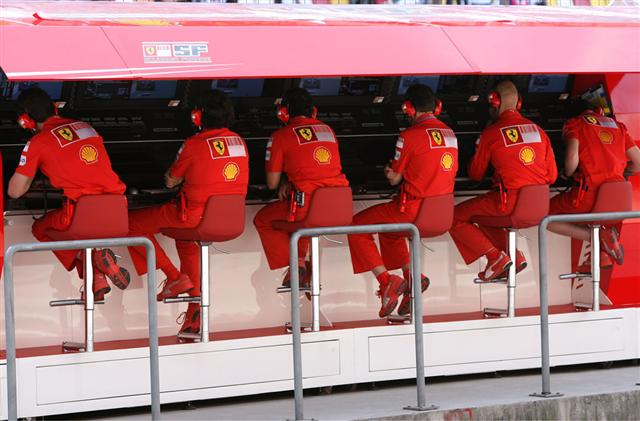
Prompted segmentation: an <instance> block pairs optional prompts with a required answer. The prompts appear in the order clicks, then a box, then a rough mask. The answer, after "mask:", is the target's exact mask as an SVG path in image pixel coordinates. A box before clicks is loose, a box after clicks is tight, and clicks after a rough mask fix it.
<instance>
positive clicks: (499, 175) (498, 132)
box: [450, 81, 558, 281]
mask: <svg viewBox="0 0 640 421" xmlns="http://www.w3.org/2000/svg"><path fill="white" fill-rule="evenodd" d="M519 103H520V97H519V95H518V90H517V89H516V87H515V85H514V84H513V82H511V81H503V82H501V83H499V84H498V85H497V86H496V88H495V91H494V92H492V93H491V94H490V95H489V104H490V107H491V108H490V113H491V114H492V117H493V118H494V119H495V120H496V121H495V122H494V123H493V124H491V125H490V126H489V127H487V128H486V129H485V130H484V131H483V132H482V133H481V135H480V138H479V139H478V142H477V147H476V154H475V156H474V157H473V160H472V161H471V164H470V166H469V177H471V178H472V179H474V180H478V181H480V180H482V178H483V177H484V174H485V172H486V170H487V168H488V166H489V164H491V165H492V166H493V168H494V175H493V181H494V186H495V188H496V191H492V192H489V193H487V194H484V195H482V196H479V197H476V198H473V199H471V200H467V201H465V202H463V203H460V204H459V205H457V206H456V207H455V213H454V221H453V227H452V228H451V231H450V234H451V237H452V238H453V240H454V242H455V243H456V246H457V247H458V250H459V251H460V254H461V255H462V257H463V259H464V261H465V262H466V263H467V264H470V263H472V262H474V261H475V260H477V259H478V258H479V257H481V256H486V257H487V260H488V263H487V266H486V268H485V270H484V271H482V272H480V273H479V274H478V277H479V278H480V279H482V280H484V281H490V280H493V279H497V278H499V277H501V276H504V274H505V273H506V270H507V269H508V268H509V266H510V265H511V264H512V262H511V259H510V258H509V256H508V255H507V254H506V247H507V244H506V233H505V231H504V230H503V229H499V228H491V227H483V226H477V225H474V224H472V223H471V219H472V218H473V217H475V216H481V215H486V216H501V215H508V214H510V213H511V212H512V211H513V208H514V206H515V204H516V200H517V198H518V190H519V189H520V188H521V187H524V186H528V185H532V184H551V183H553V182H554V181H555V180H556V177H557V176H558V170H557V168H556V163H555V158H554V155H553V149H552V148H551V143H550V141H549V137H548V136H547V134H546V133H545V132H544V131H543V130H542V129H541V128H540V127H538V126H537V125H536V124H534V123H532V122H531V121H529V120H527V119H526V118H524V117H522V115H520V113H519V112H518V108H519ZM526 264H527V263H526V260H525V258H524V255H523V254H522V252H520V251H518V255H517V260H516V271H518V272H519V271H521V270H522V269H524V268H525V267H526Z"/></svg>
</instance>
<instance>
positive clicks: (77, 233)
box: [46, 194, 129, 352]
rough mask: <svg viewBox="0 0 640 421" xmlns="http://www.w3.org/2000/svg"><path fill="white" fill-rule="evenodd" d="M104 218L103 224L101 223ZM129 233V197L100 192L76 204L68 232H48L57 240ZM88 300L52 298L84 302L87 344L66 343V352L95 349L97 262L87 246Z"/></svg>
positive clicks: (56, 304)
mask: <svg viewBox="0 0 640 421" xmlns="http://www.w3.org/2000/svg"><path fill="white" fill-rule="evenodd" d="M97 221H100V223H97ZM128 233H129V214H128V210H127V198H126V196H123V195H114V194H97V195H90V196H82V197H81V198H80V199H78V201H77V203H76V208H75V211H74V214H73V218H72V220H71V224H70V225H69V229H68V230H66V231H57V230H52V229H49V230H47V231H46V234H47V235H48V236H49V237H51V238H52V239H53V240H55V241H74V240H95V239H99V238H117V237H126V236H127V234H128ZM83 253H84V273H83V276H84V299H79V300H77V299H69V300H56V301H50V302H49V305H50V306H51V307H62V306H68V305H84V327H85V336H84V343H80V342H63V343H62V349H63V350H65V351H85V352H93V343H94V335H93V328H94V323H93V315H94V314H93V312H94V309H95V304H104V301H98V302H97V303H95V302H94V297H93V262H92V259H91V249H84V250H83Z"/></svg>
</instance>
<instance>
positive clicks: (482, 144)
mask: <svg viewBox="0 0 640 421" xmlns="http://www.w3.org/2000/svg"><path fill="white" fill-rule="evenodd" d="M476 145H477V146H476V153H475V155H473V159H471V163H470V164H469V171H468V175H469V178H471V179H472V180H475V181H482V178H483V177H484V174H485V173H486V172H487V167H489V162H490V161H491V151H490V150H489V141H488V137H487V136H486V135H480V137H479V138H478V141H477V142H476Z"/></svg>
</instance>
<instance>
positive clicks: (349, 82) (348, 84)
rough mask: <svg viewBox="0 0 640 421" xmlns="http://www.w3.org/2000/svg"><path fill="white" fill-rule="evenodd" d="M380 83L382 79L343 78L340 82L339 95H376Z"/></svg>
mask: <svg viewBox="0 0 640 421" xmlns="http://www.w3.org/2000/svg"><path fill="white" fill-rule="evenodd" d="M381 83H382V79H381V78H378V77H343V78H342V79H341V80H340V95H346V96H373V95H378V93H379V92H380V84H381Z"/></svg>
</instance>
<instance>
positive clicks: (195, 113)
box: [191, 108, 202, 129]
mask: <svg viewBox="0 0 640 421" xmlns="http://www.w3.org/2000/svg"><path fill="white" fill-rule="evenodd" d="M191 122H192V123H193V125H194V126H196V127H197V128H199V129H201V128H202V110H199V109H197V108H194V109H193V110H191Z"/></svg>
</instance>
